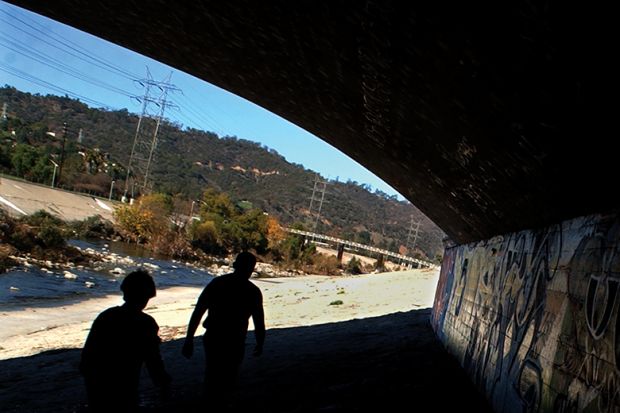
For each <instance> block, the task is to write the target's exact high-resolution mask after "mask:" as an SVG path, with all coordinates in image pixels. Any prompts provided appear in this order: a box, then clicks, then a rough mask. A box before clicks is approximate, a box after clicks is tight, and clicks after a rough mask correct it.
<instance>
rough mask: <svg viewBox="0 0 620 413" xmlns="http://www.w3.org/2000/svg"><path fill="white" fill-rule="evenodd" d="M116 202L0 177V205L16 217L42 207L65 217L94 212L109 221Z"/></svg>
mask: <svg viewBox="0 0 620 413" xmlns="http://www.w3.org/2000/svg"><path fill="white" fill-rule="evenodd" d="M118 204H120V202H114V201H112V202H111V201H108V200H107V199H102V198H96V197H93V196H89V195H81V194H77V193H73V192H68V191H64V190H59V189H52V188H50V187H47V186H43V185H39V184H33V183H28V182H24V181H19V180H15V179H10V178H5V177H0V208H2V209H4V210H5V211H7V212H8V213H9V214H10V215H12V216H15V217H20V216H24V215H29V214H32V213H33V212H35V211H38V210H40V209H43V210H45V211H48V212H50V213H51V214H54V215H56V216H58V217H59V218H62V219H63V220H65V221H73V220H82V219H85V218H88V217H90V216H93V215H100V216H101V217H103V218H105V219H108V220H110V221H112V220H113V215H112V214H113V211H114V207H115V206H116V205H118Z"/></svg>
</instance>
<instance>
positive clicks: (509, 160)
mask: <svg viewBox="0 0 620 413" xmlns="http://www.w3.org/2000/svg"><path fill="white" fill-rule="evenodd" d="M11 2H12V3H15V4H17V5H20V6H22V7H25V8H28V9H30V10H33V11H35V12H38V13H41V14H43V15H46V16H49V17H51V18H53V19H55V20H58V21H61V22H64V23H67V24H69V25H71V26H74V27H77V28H79V29H82V30H85V31H87V32H90V33H92V34H95V35H97V36H99V37H102V38H104V39H107V40H110V41H112V42H114V43H117V44H120V45H122V46H125V47H127V48H129V49H132V50H135V51H137V52H139V53H142V54H145V55H147V56H150V57H152V58H155V59H157V60H159V61H161V62H164V63H167V64H169V65H171V66H174V67H176V68H178V69H180V70H183V71H185V72H188V73H190V74H192V75H195V76H197V77H199V78H201V79H204V80H206V81H209V82H211V83H213V84H215V85H218V86H220V87H222V88H224V89H227V90H229V91H231V92H233V93H235V94H237V95H240V96H242V97H244V98H246V99H248V100H250V101H252V102H255V103H257V104H259V105H261V106H263V107H265V108H266V109H268V110H270V111H272V112H274V113H277V114H278V115H280V116H282V117H284V118H286V119H288V120H290V121H292V122H294V123H296V124H297V125H299V126H301V127H302V128H305V129H306V130H308V131H310V132H312V133H313V134H315V135H317V136H318V137H320V138H322V139H324V140H325V141H327V142H329V143H330V144H332V145H334V146H335V147H337V148H339V149H341V150H342V151H343V152H345V153H347V154H348V155H350V156H351V157H352V158H354V159H356V160H357V161H358V162H360V163H361V164H363V165H364V166H366V167H367V168H368V169H370V170H371V171H373V172H374V173H376V174H377V175H378V176H380V177H381V178H382V179H384V180H385V181H386V182H388V183H389V184H391V185H392V186H393V187H394V188H396V189H397V190H398V191H400V192H401V193H402V194H403V195H404V196H405V197H407V198H408V199H409V200H410V201H412V202H413V203H414V204H415V205H416V206H418V207H419V208H420V209H421V210H422V211H424V212H425V213H426V214H427V215H428V216H429V217H430V218H431V219H433V220H434V221H435V222H436V223H437V224H438V225H439V226H440V227H441V228H442V229H443V230H444V231H445V232H446V233H447V234H448V235H449V236H450V237H452V238H453V239H454V240H455V241H457V242H459V243H463V242H469V241H473V240H479V239H486V238H489V237H491V236H493V235H495V234H500V233H507V232H511V231H515V230H520V229H526V228H533V227H534V228H535V227H540V226H544V225H547V224H549V223H553V222H558V221H560V220H562V219H567V218H571V217H574V216H578V215H584V214H588V213H592V212H598V211H601V210H607V209H609V208H612V207H615V206H617V201H615V200H613V197H610V196H609V193H608V190H609V186H610V185H611V184H612V183H613V178H612V177H613V176H614V175H615V168H613V162H612V161H613V158H615V155H613V153H614V152H613V151H612V147H611V140H610V139H609V138H608V136H607V133H608V130H606V129H605V127H604V126H605V124H606V123H607V122H609V118H607V117H606V115H607V114H608V113H609V112H610V111H609V110H606V109H605V108H606V107H607V106H606V105H605V104H603V101H602V100H600V98H601V97H603V96H605V95H606V94H607V92H606V90H607V91H608V90H609V86H610V85H611V84H610V83H608V80H609V79H610V78H608V77H607V76H606V75H605V71H606V70H610V69H608V66H607V65H606V56H607V54H600V53H599V51H600V50H605V42H606V41H607V39H611V36H607V35H608V34H607V33H603V31H605V30H607V29H606V28H607V27H610V26H605V24H604V23H603V22H601V21H600V19H602V18H603V13H600V12H598V11H594V10H592V11H588V10H583V9H577V8H572V6H570V5H567V4H563V3H562V2H561V3H562V4H558V3H557V2H556V3H553V4H552V3H551V2H542V3H540V4H530V3H529V2H525V1H524V2H513V3H506V2H473V3H472V2H449V1H448V2H441V1H440V2H396V1H394V2H392V1H381V2H373V1H365V2H348V1H318V2H317V1H286V0H277V1H271V2H256V1H251V0H235V1H226V2H187V3H186V2H183V3H176V2H175V3H170V2H168V1H163V0H154V1H149V2H140V1H131V0H129V1H122V2H120V1H119V2H93V1H86V0H60V1H54V2H39V1H32V0H12V1H11ZM418 3H421V4H418ZM424 3H429V4H424ZM430 3H432V5H431V4H430ZM594 13H599V14H598V15H596V16H590V14H594ZM589 17H596V19H597V20H596V21H591V20H589ZM575 23H579V24H575ZM609 50H611V49H609ZM606 132H607V133H606Z"/></svg>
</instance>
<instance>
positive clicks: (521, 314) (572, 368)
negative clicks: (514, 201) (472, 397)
mask: <svg viewBox="0 0 620 413" xmlns="http://www.w3.org/2000/svg"><path fill="white" fill-rule="evenodd" d="M619 236H620V218H619V216H618V215H615V214H612V215H594V216H587V217H581V218H577V219H573V220H569V221H565V222H563V223H561V224H558V225H556V226H552V227H548V228H545V229H542V230H535V231H522V232H517V233H513V234H509V235H504V236H498V237H495V238H492V239H490V240H487V241H482V242H478V243H471V244H467V245H461V246H456V247H452V248H448V249H446V252H445V255H444V261H443V266H442V269H441V276H440V280H439V285H438V288H437V294H436V297H435V305H434V309H433V315H432V323H433V327H434V329H435V331H436V333H437V335H438V336H439V338H440V339H441V340H442V342H443V343H444V345H445V346H446V348H447V349H448V350H449V351H450V352H451V353H452V354H453V355H455V356H456V357H457V359H458V360H459V361H460V363H461V364H462V366H463V367H464V368H465V370H466V371H467V373H468V374H469V376H470V377H471V379H472V380H473V381H474V382H475V383H476V384H477V386H478V387H479V388H480V389H481V390H482V391H483V392H484V393H485V394H486V395H487V398H488V399H489V400H490V402H491V404H492V406H493V407H494V409H495V410H496V411H498V412H537V411H544V412H577V411H579V412H581V411H586V412H620V316H619V315H618V312H619V311H618V307H619V306H620V298H619V297H618V295H619V291H618V290H619V284H620V243H619V239H618V237H619Z"/></svg>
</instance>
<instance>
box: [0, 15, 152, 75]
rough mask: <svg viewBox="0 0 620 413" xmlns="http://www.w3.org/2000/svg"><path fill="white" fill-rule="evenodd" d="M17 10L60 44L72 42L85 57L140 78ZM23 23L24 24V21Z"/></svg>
mask: <svg viewBox="0 0 620 413" xmlns="http://www.w3.org/2000/svg"><path fill="white" fill-rule="evenodd" d="M16 11H17V10H16ZM17 12H18V14H19V15H20V16H21V17H23V18H25V19H26V20H28V21H30V22H31V23H32V24H35V25H37V26H39V27H40V28H41V29H42V30H43V31H44V32H43V33H44V34H45V35H46V36H48V37H49V36H50V35H52V36H53V37H56V39H55V40H56V41H57V42H59V43H61V44H64V45H66V43H70V44H72V45H73V46H75V47H77V48H79V49H81V50H83V51H84V52H85V53H86V55H87V57H89V58H92V59H95V60H97V61H100V62H101V63H103V64H105V65H107V66H110V67H112V68H114V69H115V70H117V71H119V72H122V73H125V74H127V75H129V77H130V79H138V78H140V77H141V75H138V74H135V73H132V72H129V71H127V70H126V69H124V68H122V67H120V66H117V65H115V64H114V63H112V62H110V61H109V60H107V59H104V58H102V57H101V56H99V57H94V56H95V55H94V54H93V53H92V51H90V50H88V49H86V48H84V47H83V46H81V45H79V44H77V43H75V42H73V41H71V40H70V39H67V38H66V37H64V36H62V35H60V34H58V33H55V32H54V31H53V30H51V29H50V28H49V27H46V26H44V25H42V24H41V23H39V22H37V21H35V20H34V19H32V18H30V17H29V16H27V15H25V14H24V13H20V12H19V11H17ZM4 13H5V14H8V15H9V16H11V14H10V13H8V12H7V11H4ZM15 18H16V17H15ZM16 19H17V18H16ZM20 21H21V20H20ZM24 24H25V23H24ZM58 39H60V40H58ZM66 46H67V47H70V46H68V45H66Z"/></svg>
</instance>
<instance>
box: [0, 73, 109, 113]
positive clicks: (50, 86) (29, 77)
mask: <svg viewBox="0 0 620 413" xmlns="http://www.w3.org/2000/svg"><path fill="white" fill-rule="evenodd" d="M0 70H1V71H3V72H5V73H8V74H10V75H13V76H15V77H18V78H20V79H22V80H26V81H28V82H31V83H34V84H36V85H39V86H42V87H45V88H47V89H50V90H55V91H56V92H59V93H64V94H66V95H69V96H73V97H74V98H76V99H78V100H82V101H84V102H88V103H90V104H92V105H94V106H98V107H101V108H107V109H110V106H109V105H107V104H105V103H102V102H99V101H97V100H94V99H91V98H88V97H86V96H83V95H80V94H78V93H75V92H72V91H70V90H68V89H65V88H63V87H60V86H58V85H54V84H53V83H50V82H47V81H45V80H42V79H39V78H38V77H36V76H33V75H30V74H29V73H26V72H24V71H22V70H19V69H16V68H14V67H11V66H8V65H6V64H4V63H2V62H0Z"/></svg>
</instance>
